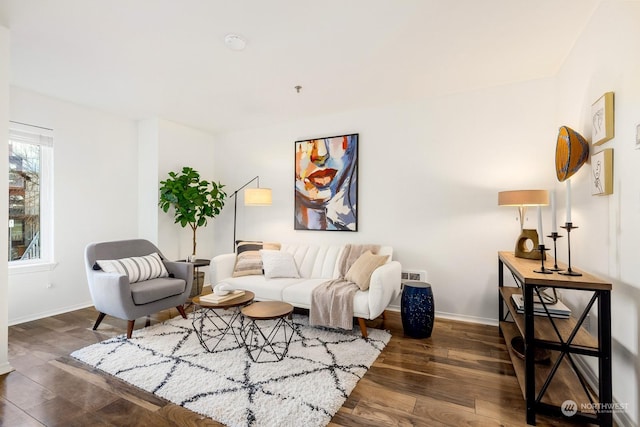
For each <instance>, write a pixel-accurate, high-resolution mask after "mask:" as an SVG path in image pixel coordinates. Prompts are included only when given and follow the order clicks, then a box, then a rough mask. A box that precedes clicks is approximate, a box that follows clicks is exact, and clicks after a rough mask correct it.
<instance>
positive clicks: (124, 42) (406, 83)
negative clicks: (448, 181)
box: [0, 0, 601, 132]
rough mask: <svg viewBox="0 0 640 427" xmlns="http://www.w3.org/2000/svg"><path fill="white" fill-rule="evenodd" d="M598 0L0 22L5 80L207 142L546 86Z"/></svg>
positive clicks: (261, 5) (334, 4)
mask: <svg viewBox="0 0 640 427" xmlns="http://www.w3.org/2000/svg"><path fill="white" fill-rule="evenodd" d="M600 1H601V0H535V1H532V0H313V1H308V0H90V1H87V0H0V23H2V24H4V25H5V26H7V27H8V28H9V29H10V30H11V73H12V84H14V85H16V86H19V87H23V88H28V89H32V90H34V91H37V92H40V93H43V94H47V95H51V96H54V97H56V98H61V99H65V100H69V101H72V102H75V103H79V104H83V105H88V106H93V107H96V108H99V109H102V110H106V111H109V112H114V113H116V114H120V115H125V116H127V117H131V118H133V119H143V118H149V117H161V118H164V119H168V120H172V121H176V122H179V123H183V124H186V125H189V126H193V127H197V128H200V129H205V130H209V131H214V132H215V131H229V130H235V129H242V128H248V127H255V126H262V125H268V124H273V123H278V122H283V121H289V120H293V119H299V118H303V117H308V116H313V115H319V114H326V113H331V112H336V111H343V110H350V109H356V108H362V107H367V106H372V105H380V104H388V103H393V102H399V101H403V100H407V99H415V98H423V97H431V96H437V95H441V94H446V93H453V92H462V91H468V90H474V89H479V88H485V87H491V86H496V85H502V84H508V83H513V82H519V81H524V80H530V79H536V78H543V77H548V76H553V75H554V74H555V73H556V72H557V71H558V69H559V67H560V66H561V64H562V62H563V60H564V58H565V57H566V55H567V54H568V52H569V51H570V49H571V47H572V46H573V44H574V42H575V40H576V39H577V37H578V35H579V34H580V32H581V31H582V29H583V28H584V26H585V25H586V23H587V21H588V20H589V18H590V16H591V14H592V13H593V11H594V10H595V8H596V7H597V5H598V4H599V2H600ZM228 33H237V34H240V35H242V36H243V37H245V38H246V40H247V47H246V49H245V50H244V51H242V52H235V51H231V50H229V49H227V48H226V47H225V45H224V42H223V39H224V36H225V35H226V34H228ZM296 85H301V86H302V91H301V93H300V94H298V93H296V90H295V89H294V86H296Z"/></svg>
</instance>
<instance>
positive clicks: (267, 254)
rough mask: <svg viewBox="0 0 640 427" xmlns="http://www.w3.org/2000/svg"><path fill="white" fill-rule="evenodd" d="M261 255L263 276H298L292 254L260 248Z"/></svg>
mask: <svg viewBox="0 0 640 427" xmlns="http://www.w3.org/2000/svg"><path fill="white" fill-rule="evenodd" d="M260 255H261V256H262V268H263V269H264V277H266V278H267V279H273V278H276V277H289V278H296V279H297V278H299V277H300V273H299V272H298V266H297V265H296V261H295V259H293V255H292V254H290V253H289V252H283V251H272V250H267V249H262V250H260Z"/></svg>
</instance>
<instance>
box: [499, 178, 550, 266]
mask: <svg viewBox="0 0 640 427" xmlns="http://www.w3.org/2000/svg"><path fill="white" fill-rule="evenodd" d="M498 205H499V206H515V207H517V208H518V214H519V216H520V236H518V240H517V241H516V249H515V251H514V255H515V256H516V257H518V258H528V259H541V256H544V254H543V255H541V253H540V251H539V250H538V245H539V239H538V232H537V231H536V230H533V229H525V228H524V218H525V214H526V212H527V207H529V206H547V205H549V192H548V191H547V190H513V191H500V192H499V193H498ZM542 237H544V236H542ZM529 241H530V242H531V243H528V242H529Z"/></svg>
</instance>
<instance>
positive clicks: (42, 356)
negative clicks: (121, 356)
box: [0, 307, 574, 427]
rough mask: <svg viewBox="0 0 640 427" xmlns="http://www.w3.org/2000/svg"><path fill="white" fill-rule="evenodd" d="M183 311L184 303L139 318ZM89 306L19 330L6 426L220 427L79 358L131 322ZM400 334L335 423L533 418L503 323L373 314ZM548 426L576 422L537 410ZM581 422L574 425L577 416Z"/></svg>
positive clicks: (12, 348) (7, 380) (4, 394)
mask: <svg viewBox="0 0 640 427" xmlns="http://www.w3.org/2000/svg"><path fill="white" fill-rule="evenodd" d="M177 315H178V311H177V310H175V309H171V310H165V311H163V312H160V313H156V314H154V315H152V316H149V317H148V318H145V319H139V320H137V321H136V324H135V330H134V335H135V333H136V331H137V330H140V329H141V328H143V327H145V324H147V323H149V324H157V323H160V322H163V321H165V320H167V319H170V318H172V317H175V316H177ZM97 316H98V313H97V311H96V310H95V309H94V308H93V307H90V308H85V309H81V310H76V311H73V312H69V313H64V314H59V315H56V316H53V317H49V318H45V319H40V320H36V321H32V322H27V323H23V324H20V325H15V326H11V327H10V328H9V362H10V363H11V364H12V365H13V366H14V368H16V371H14V372H12V373H9V374H6V375H3V376H0V426H3V425H12V426H14V425H16V426H21V425H25V426H40V425H64V426H65V427H67V426H87V425H91V426H125V425H149V426H151V425H152V426H194V427H199V426H220V425H221V424H219V423H217V422H215V421H214V420H211V419H208V418H206V417H203V416H201V415H199V414H196V413H194V412H192V411H189V410H187V409H185V408H182V407H180V406H177V405H175V404H173V403H171V402H168V401H166V400H164V399H161V398H159V397H157V396H154V395H153V394H151V393H148V392H145V391H143V390H140V389H138V388H136V387H133V386H131V385H129V384H127V383H125V382H124V381H121V380H119V379H117V378H115V377H112V376H110V375H107V374H104V373H102V372H100V371H99V370H96V369H93V368H91V367H89V366H87V365H85V364H83V363H81V362H78V361H77V360H75V359H73V358H71V357H70V356H69V354H70V353H72V352H73V351H75V350H77V349H79V348H82V347H85V346H87V345H90V344H93V343H96V342H100V341H103V340H105V339H108V338H111V337H113V336H116V335H120V334H123V333H124V332H125V331H126V327H127V324H126V321H123V320H120V319H114V318H112V317H110V316H107V317H106V318H105V320H104V321H103V322H102V323H101V325H100V327H99V328H98V330H96V331H93V330H92V327H93V323H94V322H95V319H96V318H97ZM368 327H377V328H384V329H387V330H389V331H390V332H391V334H392V338H391V341H390V342H389V344H388V345H387V347H386V348H385V349H384V350H383V352H382V353H381V354H380V357H378V359H377V360H376V361H375V362H374V364H373V366H372V367H371V369H369V371H367V373H366V374H365V376H364V377H363V379H362V380H361V381H360V382H359V383H358V384H357V385H356V387H355V388H354V390H353V391H352V393H351V395H350V396H349V397H348V398H347V400H346V401H345V403H344V405H343V406H342V408H340V410H339V411H338V412H337V413H336V414H335V416H334V417H333V419H332V420H331V423H330V424H329V425H330V426H336V427H337V426H343V427H357V426H367V427H370V426H372V425H373V426H376V425H380V426H385V425H389V426H404V425H413V426H458V425H469V426H499V425H500V426H523V425H525V422H524V421H525V414H524V407H525V405H524V401H523V399H522V394H521V392H520V387H519V385H518V382H517V380H516V377H515V374H514V370H513V367H512V365H511V361H510V359H509V356H508V354H507V350H506V346H505V344H504V340H503V339H502V338H501V337H500V335H499V333H498V329H497V328H496V327H494V326H486V325H479V324H472V323H464V322H456V321H451V320H445V319H436V322H435V327H434V330H433V334H432V336H431V337H430V338H425V339H416V338H410V337H405V336H404V333H403V330H402V322H401V318H400V314H399V313H397V312H388V315H387V319H386V320H385V321H384V323H383V322H382V319H376V320H374V321H371V322H368ZM537 420H538V425H542V426H562V425H569V424H567V423H566V422H564V420H562V419H554V418H549V417H537ZM571 425H574V424H571Z"/></svg>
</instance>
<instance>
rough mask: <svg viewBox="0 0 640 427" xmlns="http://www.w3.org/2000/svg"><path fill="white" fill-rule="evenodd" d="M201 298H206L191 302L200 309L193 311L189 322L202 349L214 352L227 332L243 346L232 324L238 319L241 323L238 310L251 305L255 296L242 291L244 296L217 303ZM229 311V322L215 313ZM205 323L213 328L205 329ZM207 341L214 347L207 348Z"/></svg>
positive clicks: (200, 297) (195, 299) (197, 298)
mask: <svg viewBox="0 0 640 427" xmlns="http://www.w3.org/2000/svg"><path fill="white" fill-rule="evenodd" d="M203 297H205V298H206V295H202V296H197V297H195V298H193V300H192V302H193V304H195V305H197V306H199V307H200V310H198V309H194V310H193V321H192V322H191V324H192V325H193V329H194V331H195V332H196V335H197V336H198V340H200V344H201V345H202V347H204V349H205V350H207V351H208V352H213V351H215V349H216V348H217V347H218V345H220V343H221V342H222V340H223V338H224V337H225V335H226V334H227V333H228V332H229V331H231V333H232V334H233V336H234V338H235V339H236V342H237V343H238V345H243V344H242V341H240V339H238V336H237V335H236V332H235V331H234V330H233V323H234V322H235V321H236V320H237V319H238V318H240V321H241V322H242V317H241V316H240V309H241V308H242V307H244V306H246V305H247V304H251V302H252V301H253V298H254V297H255V294H254V293H253V292H251V291H244V295H241V296H238V297H235V298H233V299H230V300H227V301H222V302H218V303H215V302H211V301H206V299H205V300H203V299H202V298H203ZM230 309H232V310H233V312H232V314H231V319H229V321H227V320H225V319H224V317H222V316H220V314H218V313H217V312H216V310H230ZM207 323H208V324H210V325H212V326H213V328H211V329H205V325H206V324H207ZM240 328H241V329H242V323H241V324H240ZM216 340H217V341H216ZM208 341H214V342H215V345H214V346H213V347H211V348H209V346H208V345H207V342H208Z"/></svg>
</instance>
